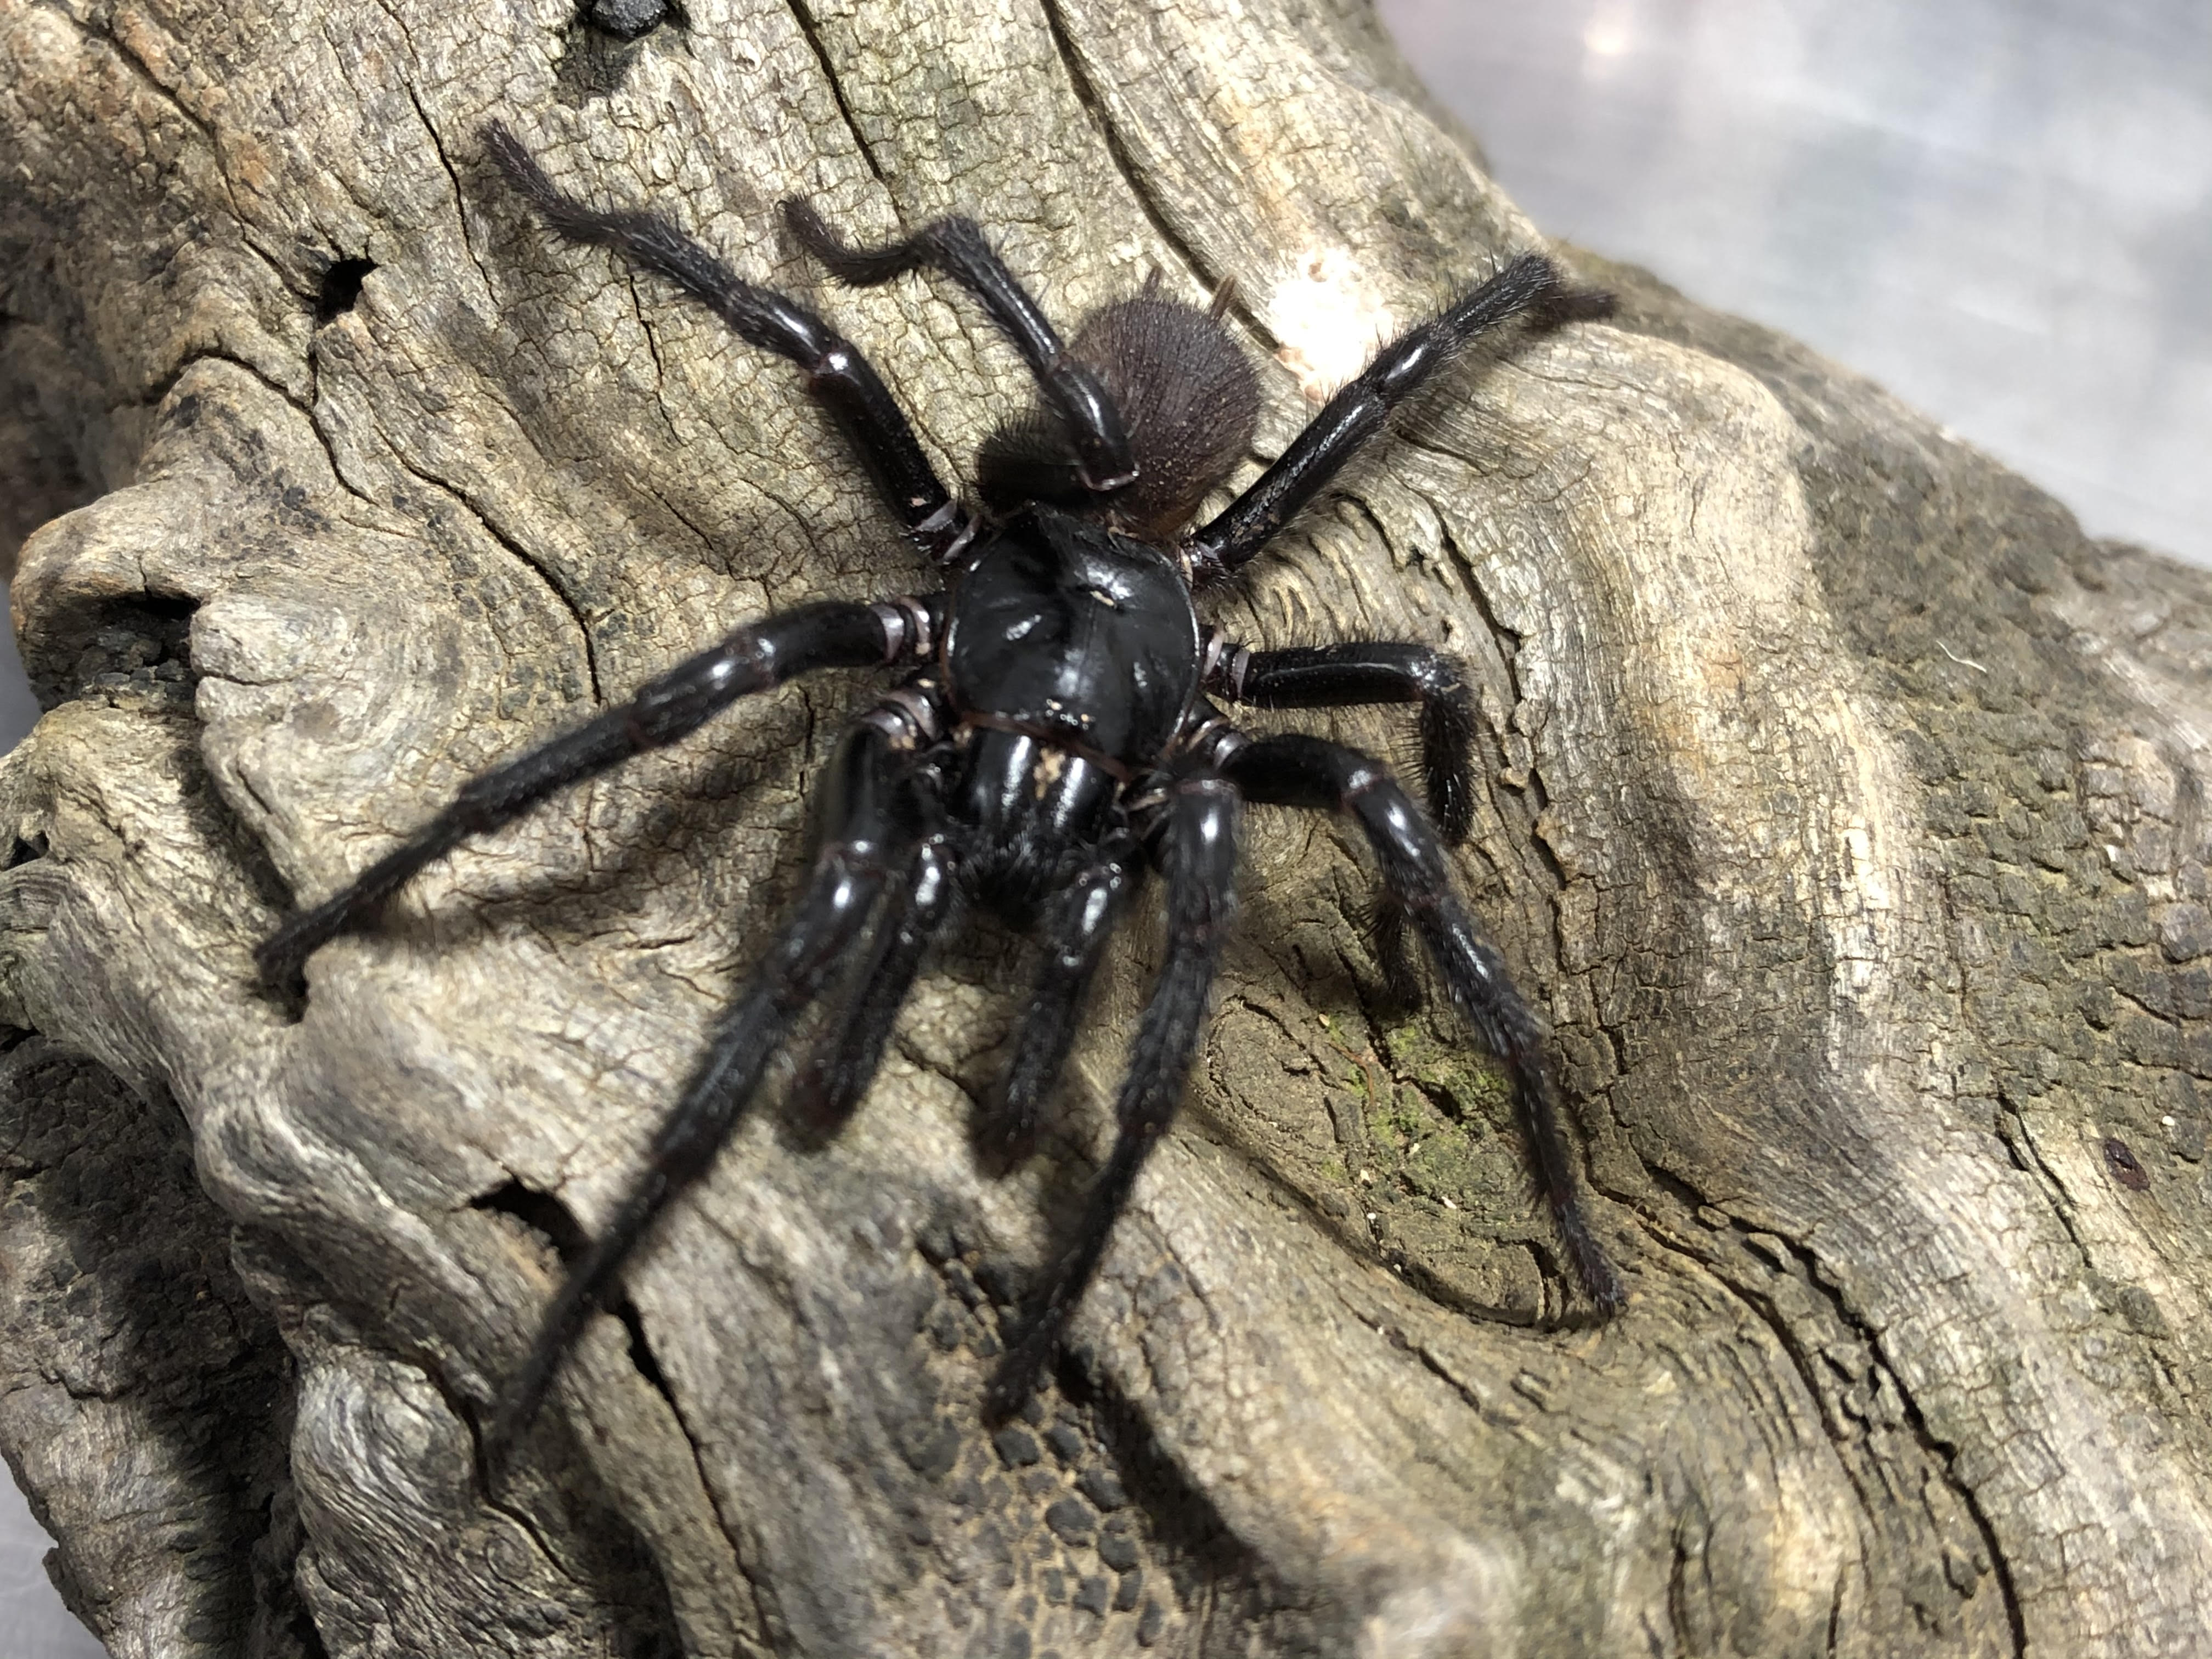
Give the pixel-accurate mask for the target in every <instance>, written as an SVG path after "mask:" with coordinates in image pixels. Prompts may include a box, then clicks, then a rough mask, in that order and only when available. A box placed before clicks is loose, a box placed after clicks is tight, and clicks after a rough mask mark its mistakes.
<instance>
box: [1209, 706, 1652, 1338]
mask: <svg viewBox="0 0 2212 1659" xmlns="http://www.w3.org/2000/svg"><path fill="white" fill-rule="evenodd" d="M1223 770H1224V771H1225V773H1226V774H1227V775H1228V776H1229V778H1230V780H1231V781H1232V782H1233V783H1235V784H1236V786H1237V788H1238V789H1239V790H1240V791H1242V792H1243V795H1244V797H1245V799H1248V800H1252V801H1267V802H1271V803H1273V804H1275V805H1283V806H1304V807H1310V808H1317V809H1321V810H1324V811H1344V812H1349V813H1351V814H1352V817H1355V818H1357V819H1358V823H1359V827H1360V828H1361V829H1363V830H1364V831H1365V832H1366V836H1367V841H1368V845H1369V846H1370V847H1371V848H1373V849H1374V852H1375V859H1376V863H1378V864H1379V865H1381V866H1382V867H1383V881H1384V883H1385V884H1386V885H1387V886H1388V888H1389V895H1390V898H1391V900H1392V901H1393V902H1395V903H1396V904H1397V905H1398V906H1399V907H1400V908H1401V911H1402V914H1403V917H1404V922H1405V924H1406V925H1408V926H1410V927H1412V928H1413V931H1414V932H1415V933H1419V935H1420V939H1421V943H1422V944H1423V945H1425V946H1426V947H1427V949H1428V952H1429V959H1430V960H1431V962H1432V963H1434V964H1435V966H1436V969H1437V974H1438V975H1440V976H1441V977H1442V978H1443V981H1444V987H1445V989H1446V990H1447V991H1448V993H1449V994H1450V997H1451V1000H1452V1005H1453V1006H1455V1008H1457V1009H1458V1010H1459V1012H1460V1013H1461V1015H1462V1018H1465V1019H1466V1020H1467V1022H1468V1024H1470V1025H1472V1026H1474V1029H1475V1032H1476V1034H1477V1035H1478V1036H1480V1037H1481V1039H1482V1041H1483V1043H1484V1045H1485V1046H1486V1047H1487V1048H1489V1049H1490V1051H1491V1052H1492V1054H1496V1055H1497V1056H1498V1058H1499V1059H1500V1060H1504V1062H1505V1067H1506V1071H1507V1072H1508V1073H1509V1074H1510V1076H1511V1078H1512V1079H1513V1095H1514V1099H1515V1100H1516V1102H1517V1103H1518V1104H1519V1106H1520V1109H1521V1119H1522V1127H1523V1129H1524V1131H1525V1133H1527V1135H1528V1145H1529V1149H1530V1151H1531V1152H1532V1153H1533V1154H1534V1158H1535V1163H1536V1170H1537V1174H1538V1176H1539V1177H1540V1178H1541V1181H1542V1183H1543V1188H1544V1195H1545V1197H1546V1199H1547V1200H1548V1201H1549V1202H1550V1205H1551V1207H1552V1214H1553V1220H1554V1221H1555V1222H1556V1224H1557V1225H1558V1226H1559V1236H1560V1237H1561V1238H1562V1239H1563V1240H1564V1241H1565V1245H1566V1252H1567V1257H1568V1260H1569V1261H1570V1262H1571V1264H1572V1266H1573V1268H1574V1272H1575V1276H1576V1278H1577V1279H1580V1280H1581V1281H1582V1285H1583V1290H1584V1291H1587V1292H1588V1293H1589V1297H1590V1300H1591V1301H1593V1302H1595V1304H1597V1305H1598V1307H1599V1308H1600V1310H1602V1311H1604V1312H1607V1313H1611V1312H1613V1310H1615V1309H1617V1308H1619V1307H1620V1305H1621V1304H1622V1302H1623V1301H1625V1300H1626V1291H1623V1290H1622V1288H1621V1284H1620V1275H1619V1274H1618V1273H1615V1272H1614V1270H1613V1263H1612V1262H1611V1261H1608V1260H1607V1258H1606V1254H1605V1250H1604V1248H1603V1247H1602V1246H1601V1245H1600V1244H1599V1243H1598V1242H1597V1239H1596V1237H1595V1235H1594V1234H1593V1233H1592V1232H1591V1231H1590V1226H1589V1218H1588V1217H1587V1216H1586V1215H1585V1214H1584V1212H1583V1203H1582V1196H1581V1194H1580V1192H1579V1190H1578V1189H1577V1186H1576V1184H1575V1174H1574V1168H1573V1165H1572V1164H1571V1161H1570V1160H1569V1158H1568V1156H1567V1140H1566V1135H1565V1132H1564V1131H1563V1130H1562V1129H1561V1128H1560V1127H1559V1103H1558V1102H1557V1101H1556V1100H1555V1099H1554V1098H1553V1092H1552V1076H1551V1068H1550V1067H1549V1066H1547V1064H1546V1063H1545V1059H1544V1033H1543V1029H1542V1027H1541V1025H1539V1024H1538V1023H1537V1020H1536V1016H1535V1014H1534V1012H1532V1011H1531V1010H1530V1008H1529V1006H1528V1004H1527V1003H1526V1002H1524V1001H1522V999H1521V994H1520V993H1519V992H1518V991H1516V990H1515V989H1514V987H1513V981H1512V980H1511V979H1510V977H1509V976H1508V975H1507V973H1506V971H1505V963H1504V960H1503V959H1502V958H1501V957H1499V956H1498V952H1497V951H1494V950H1492V948H1491V947H1490V945H1487V944H1486V943H1485V942H1484V940H1483V939H1482V936H1481V935H1480V933H1477V932H1476V931H1475V927H1474V921H1473V920H1472V919H1471V918H1470V917H1469V916H1468V913H1467V908H1466V907H1465V906H1464V905H1462V903H1461V902H1460V901H1459V896H1458V895H1457V894H1456V893H1455V892H1454V891H1453V890H1452V885H1451V877H1450V874H1449V872H1448V870H1447V869H1446V867H1445V864H1444V857H1443V849H1442V848H1440V847H1438V846H1437V838H1436V836H1435V833H1434V832H1433V831H1431V829H1429V827H1428V825H1427V824H1425V823H1423V822H1422V819H1421V815H1420V814H1419V812H1418V811H1415V810H1414V807H1413V802H1412V801H1410V800H1408V799H1407V798H1406V792H1405V791H1404V790H1402V789H1401V788H1400V787H1398V785H1397V783H1396V782H1395V781H1394V780H1393V779H1392V778H1391V776H1390V775H1389V772H1388V771H1387V770H1386V769H1384V768H1383V764H1382V763H1381V762H1379V761H1376V760H1373V759H1370V757H1367V756H1365V755H1363V754H1361V753H1359V752H1358V750H1353V749H1346V748H1345V747H1344V746H1343V745H1342V744H1334V743H1324V742H1322V740H1321V739H1320V738H1311V737H1306V736H1303V735H1292V736H1286V737H1279V738H1265V739H1262V740H1261V741H1259V742H1256V743H1254V744H1251V745H1250V746H1249V748H1246V749H1243V750H1239V751H1238V752H1237V753H1236V754H1235V755H1233V756H1231V757H1230V758H1229V759H1228V760H1227V761H1226V762H1225V763H1224V765H1223Z"/></svg>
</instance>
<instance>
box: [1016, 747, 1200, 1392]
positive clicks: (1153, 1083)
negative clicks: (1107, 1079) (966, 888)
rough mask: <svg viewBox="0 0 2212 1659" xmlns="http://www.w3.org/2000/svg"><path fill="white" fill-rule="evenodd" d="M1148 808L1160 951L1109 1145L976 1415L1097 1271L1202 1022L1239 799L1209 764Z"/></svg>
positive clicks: (1027, 1377)
mask: <svg viewBox="0 0 2212 1659" xmlns="http://www.w3.org/2000/svg"><path fill="white" fill-rule="evenodd" d="M1157 810H1158V815H1159V816H1158V829H1156V830H1155V831H1154V834H1153V838H1152V841H1151V842H1150V843H1149V846H1148V848H1147V850H1148V851H1149V852H1150V854H1151V855H1152V861H1153V863H1155V864H1156V865H1157V866H1158V867H1159V868H1160V870H1161V872H1162V873H1163V874H1164V876H1165V877H1166V880H1167V911H1168V929H1167V932H1168V951H1167V961H1166V962H1165V963H1164V964H1163V965H1162V967H1161V969H1160V975H1159V978H1158V981H1156V982H1155V983H1154V985H1153V987H1152V1000H1151V1001H1150V1002H1149V1003H1147V1004H1146V1007H1145V1018H1144V1022H1143V1024H1140V1025H1139V1027H1138V1029H1137V1040H1136V1042H1135V1043H1134V1044H1133V1046H1132V1048H1131V1049H1130V1052H1129V1071H1128V1075H1127V1077H1125V1078H1124V1079H1122V1081H1121V1095H1120V1097H1119V1098H1118V1099H1116V1100H1115V1104H1114V1121H1115V1138H1114V1150H1113V1152H1111V1153H1110V1154H1109V1156H1108V1158H1107V1159H1106V1168H1105V1169H1104V1170H1103V1172H1101V1174H1100V1175H1099V1177H1098V1180H1097V1184H1096V1185H1095V1186H1093V1187H1092V1188H1091V1196H1090V1198H1089V1200H1087V1201H1086V1202H1085V1206H1084V1209H1083V1215H1082V1218H1081V1220H1080V1221H1079V1224H1078V1225H1077V1228H1076V1232H1075V1237H1074V1240H1073V1243H1072V1244H1071V1245H1070V1246H1069V1247H1068V1249H1066V1252H1065V1253H1064V1254H1063V1255H1061V1256H1060V1261H1059V1262H1058V1264H1057V1265H1056V1266H1054V1267H1053V1268H1052V1270H1051V1273H1050V1275H1049V1277H1048V1278H1047V1279H1046V1280H1045V1282H1044V1285H1043V1287H1042V1293H1041V1294H1039V1295H1038V1296H1036V1297H1035V1298H1033V1300H1032V1302H1031V1304H1030V1313H1029V1316H1028V1322H1027V1323H1026V1324H1025V1325H1024V1328H1023V1329H1022V1333H1021V1334H1020V1336H1019V1337H1018V1338H1017V1339H1016V1340H1014V1341H1012V1343H1010V1344H1009V1345H1008V1347H1007V1350H1006V1358H1003V1359H1002V1360H1000V1363H999V1368H998V1370H997V1371H996V1372H995V1373H994V1375H993V1376H992V1378H991V1382H990V1386H989V1387H988V1389H987V1390H986V1391H985V1394H984V1400H983V1411H984V1417H985V1420H986V1421H988V1422H1000V1421H1003V1420H1004V1419H1006V1418H1007V1417H1010V1416H1012V1414H1013V1413H1015V1412H1016V1411H1018V1410H1019V1409H1020V1408H1021V1406H1022V1402H1023V1401H1025V1400H1027V1399H1028V1398H1029V1396H1030V1393H1031V1392H1032V1391H1033V1390H1034V1389H1035V1388H1036V1379H1037V1373H1038V1372H1039V1371H1040V1370H1042V1368H1043V1365H1044V1363H1045V1360H1046V1359H1047V1358H1048V1357H1049V1356H1050V1354H1051V1353H1052V1351H1053V1347H1054V1345H1055V1344H1056V1343H1057V1342H1058V1341H1059V1340H1060V1332H1061V1331H1062V1330H1063V1329H1064V1328H1066V1324H1067V1321H1068V1317H1069V1316H1070V1315H1072V1314H1073V1312H1074V1311H1075V1310H1076V1307H1077V1305H1078V1304H1079V1303H1081V1301H1082V1300H1083V1293H1084V1291H1085V1290H1086V1289H1087V1288H1089V1286H1090V1284H1091V1276H1092V1275H1093V1274H1094V1273H1097V1270H1098V1262H1099V1260H1100V1258H1101V1257H1102V1256H1103V1255H1105V1252H1106V1242H1107V1240H1108V1238H1109V1237H1111V1236H1112V1234H1113V1231H1114V1224H1115V1221H1116V1220H1117V1219H1118V1218H1120V1216H1121V1212H1122V1210H1123V1209H1124V1208H1125V1207H1126V1206H1127V1204H1128V1201H1129V1194H1130V1192H1131V1190H1132V1189H1133V1188H1134V1187H1135V1186H1136V1184H1137V1175H1138V1172H1139V1170H1142V1169H1143V1168H1144V1164H1145V1159H1146V1157H1147V1156H1149V1155H1150V1153H1151V1152H1152V1148H1153V1147H1154V1146H1157V1145H1158V1144H1159V1139H1160V1137H1161V1135H1162V1134H1164V1133H1166V1130H1167V1127H1168V1125H1169V1124H1170V1123H1171V1122H1173V1121H1174V1120H1175V1114H1176V1107H1177V1106H1178V1105H1179V1104H1181V1103H1182V1091H1183V1085H1184V1082H1185V1080H1186V1079H1187V1078H1188V1075H1189V1073H1190V1060H1191V1055H1192V1054H1193V1053H1194V1051H1195V1049H1196V1048H1197V1047H1198V1038H1199V1033H1200V1031H1201V1030H1203V1029H1204V1027H1205V1024H1206V999H1207V997H1208V994H1210V993H1211V992H1212V988H1213V975H1214V969H1215V968H1216V967H1217V966H1218V963H1219V962H1220V959H1221V945H1222V941H1223V938H1224V936H1225V934H1226V933H1227V932H1228V929H1229V923H1230V921H1231V916H1232V915H1234V913H1235V911H1236V908H1237V884H1236V877H1237V829H1238V825H1239V823H1240V821H1241V804H1240V803H1239V801H1238V799H1237V791H1236V790H1235V789H1234V788H1233V787H1231V786H1230V784H1229V783H1228V782H1227V781H1225V780H1224V779H1223V778H1222V777H1221V776H1219V775H1218V774H1215V773H1212V772H1207V771H1194V772H1189V773H1185V774H1182V775H1177V776H1175V777H1172V778H1170V780H1169V781H1168V782H1167V784H1166V785H1165V787H1164V789H1163V790H1162V792H1161V794H1160V797H1159V799H1158V802H1157Z"/></svg>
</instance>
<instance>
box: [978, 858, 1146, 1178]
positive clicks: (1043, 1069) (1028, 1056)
mask: <svg viewBox="0 0 2212 1659" xmlns="http://www.w3.org/2000/svg"><path fill="white" fill-rule="evenodd" d="M1103 850H1104V853H1105V856H1103V857H1102V858H1101V859H1100V860H1098V861H1097V863H1095V864H1093V865H1092V866H1091V867H1090V868H1089V869H1087V870H1085V871H1084V872H1082V873H1081V874H1080V875H1079V876H1078V877H1077V878H1075V880H1074V881H1073V883H1072V884H1069V885H1068V886H1067V887H1066V888H1065V889H1063V890H1061V891H1060V893H1059V894H1058V895H1057V896H1055V897H1054V901H1053V903H1052V908H1051V909H1050V911H1049V912H1048V914H1047V915H1046V917H1045V919H1044V925H1043V929H1042V931H1043V933H1044V960H1043V962H1042V964H1041V965H1040V967H1039V969H1038V973H1037V978H1036V983H1035V984H1034V985H1032V986H1031V987H1030V994H1029V997H1028V1000H1027V1001H1026V1002H1025V1003H1024V1006H1023V1008H1022V1018H1021V1024H1019V1025H1018V1027H1017V1028H1016V1030H1015V1033H1014V1057H1013V1060H1012V1063H1011V1064H1009V1065H1008V1066H1007V1068H1006V1085H1005V1088H1004V1090H1003V1091H1002V1092H1001V1094H1000V1097H999V1101H998V1103H997V1105H996V1108H995V1109H994V1110H993V1111H992V1112H991V1113H990V1114H989V1115H988V1116H987V1119H986V1120H985V1121H983V1122H982V1123H981V1124H979V1125H978V1126H977V1129H976V1142H977V1150H978V1151H979V1152H981V1154H982V1156H983V1158H984V1160H985V1161H986V1162H987V1164H991V1165H992V1166H993V1167H994V1168H997V1169H1001V1170H1006V1169H1012V1167H1013V1166H1014V1165H1015V1164H1018V1163H1020V1162H1021V1161H1022V1160H1023V1159H1024V1158H1026V1157H1028V1156H1029V1154H1030V1150H1031V1149H1032V1148H1033V1147H1034V1146H1035V1145H1036V1128H1037V1114H1038V1109H1039V1108H1041V1107H1042V1105H1043V1103H1044V1097H1045V1095H1046V1093H1047V1092H1048V1091H1049V1090H1050V1089H1051V1087H1052V1085H1053V1083H1054V1080H1055V1079H1057V1078H1058V1077H1059V1076H1060V1067H1061V1066H1063V1065H1065V1064H1066V1060H1067V1051H1068V1049H1069V1048H1070V1047H1071V1046H1073V1043H1074V1042H1075V1031H1076V1021H1077V1019H1078V1018H1079V1015H1080V1013H1081V1012H1082V1006H1083V999H1084V994H1085V992H1086V991H1088V990H1089V989H1090V987H1091V980H1092V979H1093V978H1095V977H1096V976H1097V972H1098V964H1099V963H1100V961H1101V960H1103V958H1104V957H1105V954H1106V945H1107V942H1108V941H1109V939H1112V938H1113V936H1114V928H1115V925H1116V924H1117V923H1118V922H1119V921H1121V915H1122V912H1123V911H1124V910H1125V909H1126V908H1127V905H1128V902H1129V900H1130V899H1131V897H1133V896H1134V895H1135V893H1136V890H1137V888H1138V886H1139V884H1140V883H1141V882H1142V881H1143V879H1144V867H1143V866H1142V865H1141V864H1140V863H1139V862H1138V853H1139V848H1138V847H1137V846H1136V844H1135V843H1134V842H1123V843H1121V844H1120V845H1118V846H1117V845H1113V844H1110V843H1109V846H1108V847H1107V848H1104V849H1103Z"/></svg>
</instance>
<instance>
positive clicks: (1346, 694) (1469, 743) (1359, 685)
mask: <svg viewBox="0 0 2212 1659" xmlns="http://www.w3.org/2000/svg"><path fill="white" fill-rule="evenodd" d="M1220 663H1221V666H1220V668H1219V669H1218V670H1217V671H1216V672H1215V673H1214V674H1213V675H1212V676H1211V677H1210V678H1208V680H1207V682H1206V687H1207V690H1212V691H1215V692H1218V693H1219V694H1221V695H1223V696H1227V697H1230V698H1231V699H1232V700H1234V701H1236V702H1247V703H1250V704H1251V705H1252V706H1253V707H1254V708H1348V707H1351V706H1352V705H1354V704H1359V703H1380V702H1418V703H1419V704H1420V705H1421V776H1422V781H1423V782H1424V783H1425V785H1426V787H1427V791H1428V797H1429V812H1430V815H1431V817H1434V818H1435V820H1436V825H1437V832H1438V833H1439V834H1441V835H1442V836H1443V838H1444V842H1445V843H1446V844H1447V845H1448V846H1452V847H1456V846H1458V845H1459V844H1460V843H1461V842H1463V841H1465V840H1466V839H1467V833H1468V829H1470V828H1472V827H1473V825H1474V762H1473V759H1472V751H1473V750H1474V697H1473V696H1471V695H1469V693H1468V689H1467V676H1466V673H1465V671H1464V670H1463V669H1462V666H1461V665H1460V663H1459V660H1458V659H1456V658H1455V657H1448V656H1446V655H1445V654H1444V653H1443V652H1441V651H1433V650H1431V649H1430V648H1429V647H1427V646H1425V645H1413V644H1403V643H1400V642H1397V641H1384V640H1362V641H1349V642H1347V643H1346V644H1342V645H1304V646H1293V647H1291V648H1290V649H1288V650H1285V651H1255V652H1252V653H1249V655H1247V654H1245V653H1241V652H1238V651H1237V650H1236V649H1235V648H1234V647H1231V648H1230V649H1229V650H1227V651H1225V652H1223V653H1221V654H1220Z"/></svg>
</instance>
